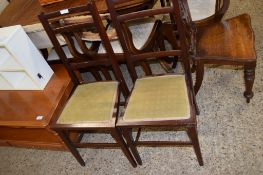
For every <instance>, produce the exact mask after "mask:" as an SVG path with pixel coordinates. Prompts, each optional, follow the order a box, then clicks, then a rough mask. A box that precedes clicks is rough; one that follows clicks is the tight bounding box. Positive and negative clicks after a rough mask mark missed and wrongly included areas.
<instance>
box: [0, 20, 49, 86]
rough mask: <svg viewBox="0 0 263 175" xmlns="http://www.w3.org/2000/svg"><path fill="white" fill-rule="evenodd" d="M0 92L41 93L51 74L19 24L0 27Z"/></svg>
mask: <svg viewBox="0 0 263 175" xmlns="http://www.w3.org/2000/svg"><path fill="white" fill-rule="evenodd" d="M0 56H1V61H0V90H43V89H44V88H45V86H46V84H47V83H48V81H49V79H50V78H51V76H52V74H53V71H52V69H51V68H50V67H49V65H48V64H47V62H46V61H45V59H44V58H43V56H42V55H41V54H40V53H39V51H38V50H37V48H36V47H35V46H34V44H33V43H32V42H31V40H30V39H29V38H28V36H27V34H26V33H25V32H24V30H23V28H22V27H21V26H20V25H17V26H11V27H4V28H0Z"/></svg>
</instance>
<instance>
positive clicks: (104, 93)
mask: <svg viewBox="0 0 263 175" xmlns="http://www.w3.org/2000/svg"><path fill="white" fill-rule="evenodd" d="M117 89H118V82H114V81H109V82H96V83H89V84H83V85H79V86H77V88H76V90H75V91H74V93H73V95H72V96H71V98H70V99H69V101H68V103H67V105H66V106H65V108H64V110H63V112H62V114H61V115H60V117H59V119H58V121H57V123H58V124H81V123H85V122H106V123H110V122H111V120H112V116H113V112H114V110H113V109H114V105H115V101H116V98H117Z"/></svg>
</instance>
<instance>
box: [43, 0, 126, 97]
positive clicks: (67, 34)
mask: <svg viewBox="0 0 263 175" xmlns="http://www.w3.org/2000/svg"><path fill="white" fill-rule="evenodd" d="M105 16H107V15H101V14H99V12H98V9H97V7H96V5H95V2H94V1H93V0H90V1H88V3H87V5H85V6H80V7H74V8H71V9H64V10H61V11H56V12H51V13H46V14H44V13H41V14H40V15H39V19H40V21H41V23H42V25H43V27H44V29H45V30H46V32H47V34H48V36H49V38H50V40H51V42H52V44H53V45H54V48H55V51H56V52H57V54H58V56H59V58H60V60H61V61H62V63H63V64H64V65H65V67H66V69H67V71H68V73H69V75H70V76H71V78H72V80H73V82H74V84H75V85H79V84H83V83H86V82H85V81H83V80H82V78H81V76H80V72H83V70H87V71H92V70H94V69H96V70H98V68H99V70H102V71H103V72H102V73H103V74H104V73H106V76H105V74H104V76H105V78H106V80H112V79H113V78H112V77H111V75H110V73H109V72H107V71H105V70H109V69H112V70H113V74H114V76H115V78H116V80H117V81H119V83H120V86H121V90H122V92H123V95H124V96H128V94H129V90H128V87H127V85H126V83H125V81H124V78H123V75H122V73H121V70H120V68H119V65H118V63H117V60H116V56H115V54H114V52H113V49H112V47H111V44H110V39H109V36H108V34H107V32H106V28H107V25H106V23H107V20H108V18H107V17H105ZM74 18H75V19H78V20H74ZM72 19H73V21H75V22H70V21H71V20H72ZM103 20H104V21H106V22H103ZM61 36H62V37H63V38H64V40H65V41H66V46H67V47H68V48H69V50H70V53H71V55H72V57H71V58H68V56H67V54H66V53H65V50H64V49H63V46H62V45H60V43H59V40H58V38H59V37H61ZM101 43H102V44H103V45H104V48H105V50H106V53H103V54H98V52H97V51H98V49H99V46H100V44H101Z"/></svg>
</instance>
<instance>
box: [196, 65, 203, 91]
mask: <svg viewBox="0 0 263 175" xmlns="http://www.w3.org/2000/svg"><path fill="white" fill-rule="evenodd" d="M203 78H204V63H203V62H201V61H196V80H195V85H194V91H195V95H196V94H197V93H198V91H199V89H200V87H201V85H202V82H203Z"/></svg>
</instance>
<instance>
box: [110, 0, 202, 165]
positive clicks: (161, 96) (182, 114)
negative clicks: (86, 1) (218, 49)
mask: <svg viewBox="0 0 263 175" xmlns="http://www.w3.org/2000/svg"><path fill="white" fill-rule="evenodd" d="M126 1H128V0H126ZM126 1H125V0H107V4H108V9H109V12H110V14H111V18H112V21H113V25H114V27H115V29H116V31H117V34H118V37H119V40H120V42H121V45H122V47H123V51H124V54H125V57H126V60H127V64H128V69H129V71H130V74H131V77H132V79H133V81H134V87H133V91H132V93H131V96H130V97H129V100H128V102H127V104H126V109H125V113H124V115H123V116H122V117H121V118H120V119H119V120H118V122H117V127H118V128H120V130H121V131H122V134H123V135H124V137H125V139H126V141H127V143H128V144H129V147H130V149H131V151H132V152H133V155H134V157H135V158H136V160H137V163H138V164H142V161H141V158H140V156H139V153H138V151H137V149H136V147H137V146H142V145H144V146H171V145H180V146H181V145H188V146H189V145H192V146H193V147H194V150H195V153H196V155H197V158H198V162H199V164H200V165H203V160H202V156H201V151H200V146H199V141H198V134H197V123H196V110H197V106H196V101H195V94H194V90H193V85H192V77H191V71H190V60H189V55H188V54H189V52H188V49H189V47H190V46H189V45H188V43H189V42H188V41H187V40H188V38H187V37H186V33H185V27H186V26H185V23H184V20H182V19H181V18H183V16H180V15H181V13H180V8H179V4H178V1H177V0H172V2H173V3H174V5H173V6H170V7H164V8H160V9H150V10H144V11H139V12H133V13H127V14H122V15H120V14H118V13H117V12H116V11H115V8H114V7H115V6H116V5H118V3H123V2H126ZM160 14H170V15H171V16H172V17H174V18H175V21H176V24H177V28H178V34H179V40H178V41H177V42H179V43H180V45H179V46H180V47H178V48H179V49H177V50H169V51H160V50H159V51H156V50H155V51H151V50H149V51H144V52H137V50H136V49H134V43H133V40H132V36H131V32H130V31H129V28H128V27H127V25H126V22H127V21H130V20H135V19H138V18H147V17H149V16H155V15H160ZM163 27H164V26H163V25H161V27H160V28H161V30H160V31H162V28H163ZM158 36H159V38H158V41H159V43H162V42H163V39H162V35H161V33H159V34H158ZM166 56H179V57H180V58H181V59H182V64H183V67H184V74H178V75H175V74H165V75H162V76H160V75H159V76H147V77H144V78H138V75H137V72H136V70H135V65H136V64H137V62H140V61H144V60H156V59H161V58H163V57H166ZM134 128H137V129H138V133H137V136H136V140H135V141H134V139H133V137H132V135H131V131H132V129H134ZM141 128H161V129H163V130H166V129H168V128H173V129H175V130H184V131H186V132H187V134H188V136H189V138H190V140H189V141H141V140H139V136H140V133H141ZM163 130H162V131H163Z"/></svg>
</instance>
